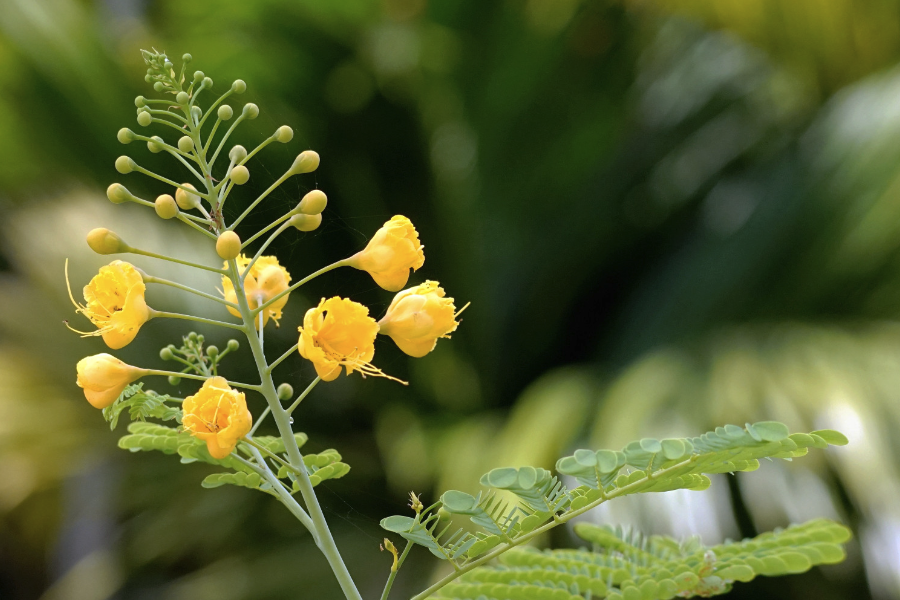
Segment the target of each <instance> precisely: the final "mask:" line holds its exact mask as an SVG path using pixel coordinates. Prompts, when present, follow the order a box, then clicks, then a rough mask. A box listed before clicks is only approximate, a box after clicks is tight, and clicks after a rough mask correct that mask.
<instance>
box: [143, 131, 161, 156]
mask: <svg viewBox="0 0 900 600" xmlns="http://www.w3.org/2000/svg"><path fill="white" fill-rule="evenodd" d="M150 139H151V140H153V141H151V142H147V150H149V151H150V152H152V153H153V154H157V153H159V152H162V151H163V146H162V144H164V143H165V142H163V139H162V138H161V137H159V136H158V135H154V136H153V137H152V138H150Z"/></svg>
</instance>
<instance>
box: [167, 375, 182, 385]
mask: <svg viewBox="0 0 900 600" xmlns="http://www.w3.org/2000/svg"><path fill="white" fill-rule="evenodd" d="M179 383H181V377H175V376H174V375H169V385H178V384H179Z"/></svg>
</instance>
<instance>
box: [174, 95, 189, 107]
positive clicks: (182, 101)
mask: <svg viewBox="0 0 900 600" xmlns="http://www.w3.org/2000/svg"><path fill="white" fill-rule="evenodd" d="M190 99H191V97H190V96H188V95H187V92H178V94H176V95H175V102H177V103H178V104H181V105H182V106H184V105H185V104H187V103H188V100H190Z"/></svg>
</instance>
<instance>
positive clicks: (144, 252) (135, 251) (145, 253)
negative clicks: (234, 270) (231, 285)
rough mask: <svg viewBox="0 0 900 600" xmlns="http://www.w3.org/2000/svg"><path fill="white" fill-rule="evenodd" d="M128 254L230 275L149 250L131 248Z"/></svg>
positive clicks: (221, 270)
mask: <svg viewBox="0 0 900 600" xmlns="http://www.w3.org/2000/svg"><path fill="white" fill-rule="evenodd" d="M128 252H130V253H131V254H139V255H141V256H149V257H150V258H158V259H160V260H167V261H169V262H174V263H178V264H180V265H187V266H189V267H194V268H196V269H203V270H204V271H212V272H213V273H218V274H219V275H228V271H226V270H224V269H217V268H215V267H207V266H206V265H199V264H197V263H192V262H190V261H187V260H181V259H180V258H172V257H171V256H165V255H163V254H157V253H156V252H148V251H147V250H141V249H139V248H129V249H128Z"/></svg>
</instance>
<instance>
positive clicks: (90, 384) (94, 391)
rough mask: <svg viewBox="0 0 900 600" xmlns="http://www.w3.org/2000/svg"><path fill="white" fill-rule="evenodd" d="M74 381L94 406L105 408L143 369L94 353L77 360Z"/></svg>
mask: <svg viewBox="0 0 900 600" xmlns="http://www.w3.org/2000/svg"><path fill="white" fill-rule="evenodd" d="M75 370H76V371H77V372H78V377H77V379H76V380H75V383H77V384H78V387H80V388H82V389H83V390H84V397H85V398H87V401H88V402H90V403H91V406H93V407H94V408H106V407H107V406H109V405H111V404H112V403H113V402H115V401H116V399H118V397H119V396H120V395H121V394H122V392H123V391H124V390H125V388H126V387H128V384H130V383H133V382H134V381H136V380H138V379H140V377H141V376H142V375H143V374H144V373H145V370H144V369H139V368H138V367H132V366H131V365H129V364H126V363H124V362H122V361H121V360H119V359H118V358H116V357H115V356H112V355H110V354H106V353H104V354H95V355H94V356H87V357H85V358H82V359H81V360H79V361H78V364H77V365H76V367H75Z"/></svg>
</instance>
